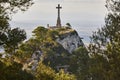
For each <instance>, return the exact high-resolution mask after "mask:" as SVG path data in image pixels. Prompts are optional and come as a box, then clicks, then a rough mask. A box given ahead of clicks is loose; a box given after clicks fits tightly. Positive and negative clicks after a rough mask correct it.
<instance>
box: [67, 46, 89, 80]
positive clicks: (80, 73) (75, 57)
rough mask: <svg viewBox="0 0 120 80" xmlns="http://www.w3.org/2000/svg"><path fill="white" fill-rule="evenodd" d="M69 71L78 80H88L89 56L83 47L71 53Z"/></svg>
mask: <svg viewBox="0 0 120 80" xmlns="http://www.w3.org/2000/svg"><path fill="white" fill-rule="evenodd" d="M69 69H70V71H71V72H72V73H73V74H75V75H76V76H77V79H78V80H89V71H88V70H89V55H88V51H87V50H86V48H85V47H79V48H78V49H76V50H75V51H74V52H73V53H72V55H71V59H70V68H69Z"/></svg>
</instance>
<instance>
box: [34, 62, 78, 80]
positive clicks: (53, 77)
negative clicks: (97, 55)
mask: <svg viewBox="0 0 120 80" xmlns="http://www.w3.org/2000/svg"><path fill="white" fill-rule="evenodd" d="M35 75H36V79H37V80H76V78H75V76H74V75H72V74H69V73H65V72H64V70H60V71H59V72H58V73H56V72H55V71H54V70H53V69H52V68H50V67H49V66H45V65H44V64H43V63H42V62H40V63H39V64H38V67H37V69H36V72H35Z"/></svg>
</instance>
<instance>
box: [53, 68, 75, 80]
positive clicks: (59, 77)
mask: <svg viewBox="0 0 120 80" xmlns="http://www.w3.org/2000/svg"><path fill="white" fill-rule="evenodd" d="M54 80H76V78H75V76H74V75H70V74H69V73H65V72H64V70H62V69H61V70H60V71H59V73H57V74H56V76H55V79H54Z"/></svg>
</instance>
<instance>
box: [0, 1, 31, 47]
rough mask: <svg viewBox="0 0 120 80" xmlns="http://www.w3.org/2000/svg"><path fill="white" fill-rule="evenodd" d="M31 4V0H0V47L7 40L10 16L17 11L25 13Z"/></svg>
mask: <svg viewBox="0 0 120 80" xmlns="http://www.w3.org/2000/svg"><path fill="white" fill-rule="evenodd" d="M32 4H33V2H32V0H17V1H15V0H0V23H1V24H0V45H3V44H5V42H6V41H7V40H8V39H9V38H8V36H7V34H8V30H9V28H10V27H9V21H10V14H12V13H15V12H17V11H18V10H22V11H25V10H26V9H28V7H29V6H31V5H32Z"/></svg>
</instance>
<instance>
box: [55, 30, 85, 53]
mask: <svg viewBox="0 0 120 80" xmlns="http://www.w3.org/2000/svg"><path fill="white" fill-rule="evenodd" d="M59 33H60V36H59V37H58V38H57V39H56V41H57V42H58V43H59V44H61V45H62V46H63V47H64V49H66V50H67V51H68V52H69V53H72V52H73V51H74V50H75V49H77V48H78V47H80V46H84V43H83V42H82V40H81V38H80V37H79V35H78V33H77V32H76V31H75V30H74V29H71V28H69V29H66V31H64V33H62V32H59Z"/></svg>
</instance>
